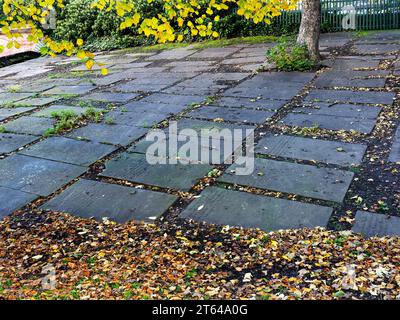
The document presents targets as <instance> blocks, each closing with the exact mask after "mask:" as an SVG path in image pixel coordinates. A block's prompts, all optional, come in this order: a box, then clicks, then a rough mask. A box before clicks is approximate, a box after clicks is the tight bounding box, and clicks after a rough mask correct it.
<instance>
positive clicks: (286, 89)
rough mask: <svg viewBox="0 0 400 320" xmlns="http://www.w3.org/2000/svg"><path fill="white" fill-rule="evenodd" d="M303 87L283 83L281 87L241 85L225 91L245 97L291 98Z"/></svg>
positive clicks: (227, 93)
mask: <svg viewBox="0 0 400 320" xmlns="http://www.w3.org/2000/svg"><path fill="white" fill-rule="evenodd" d="M301 89H302V86H288V85H287V84H281V85H280V87H264V88H257V87H252V86H249V87H247V86H244V85H242V84H241V85H239V86H237V87H234V88H231V89H228V90H226V91H225V93H224V94H225V95H227V96H232V97H244V98H263V99H278V100H290V99H292V98H293V97H294V96H295V95H297V93H298V92H299V91H300V90H301Z"/></svg>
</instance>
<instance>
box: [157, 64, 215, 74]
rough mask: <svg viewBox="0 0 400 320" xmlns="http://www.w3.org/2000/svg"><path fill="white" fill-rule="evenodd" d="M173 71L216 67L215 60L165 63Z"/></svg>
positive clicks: (207, 69) (201, 69)
mask: <svg viewBox="0 0 400 320" xmlns="http://www.w3.org/2000/svg"><path fill="white" fill-rule="evenodd" d="M165 66H166V67H171V72H203V71H211V70H214V69H216V68H217V67H218V66H217V65H215V61H173V62H170V63H168V64H166V65H165Z"/></svg>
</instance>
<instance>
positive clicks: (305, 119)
mask: <svg viewBox="0 0 400 320" xmlns="http://www.w3.org/2000/svg"><path fill="white" fill-rule="evenodd" d="M375 122H376V121H375V120H373V119H360V118H354V117H353V118H350V117H335V116H329V115H309V114H297V113H290V114H288V115H287V116H286V117H285V118H284V119H283V120H282V123H283V124H285V125H289V126H298V127H308V128H311V127H318V128H323V129H328V130H345V131H351V130H355V131H358V132H362V133H366V134H369V133H371V131H372V130H373V129H374V127H375Z"/></svg>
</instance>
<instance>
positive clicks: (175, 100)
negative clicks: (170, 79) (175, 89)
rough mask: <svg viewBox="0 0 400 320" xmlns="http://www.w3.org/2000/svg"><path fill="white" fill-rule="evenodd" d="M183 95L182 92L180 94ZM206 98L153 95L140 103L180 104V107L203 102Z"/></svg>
mask: <svg viewBox="0 0 400 320" xmlns="http://www.w3.org/2000/svg"><path fill="white" fill-rule="evenodd" d="M182 93H184V92H182ZM205 98H206V96H201V95H200V96H198V95H181V94H166V93H153V94H151V95H149V96H147V97H145V98H143V99H141V100H140V102H143V103H144V102H146V103H147V102H149V103H169V104H180V105H183V104H184V105H191V104H194V103H195V104H197V103H201V102H203V101H204V100H205Z"/></svg>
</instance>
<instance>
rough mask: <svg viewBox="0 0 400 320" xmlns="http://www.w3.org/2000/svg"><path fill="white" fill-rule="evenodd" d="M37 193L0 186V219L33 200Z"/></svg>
mask: <svg viewBox="0 0 400 320" xmlns="http://www.w3.org/2000/svg"><path fill="white" fill-rule="evenodd" d="M36 198H37V195H34V194H31V193H27V192H22V191H19V190H14V189H10V188H4V187H0V219H1V218H3V217H5V216H6V215H9V214H11V213H13V212H14V211H16V210H18V209H20V208H21V207H23V206H25V205H27V204H28V203H30V202H31V201H33V200H35V199H36Z"/></svg>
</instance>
